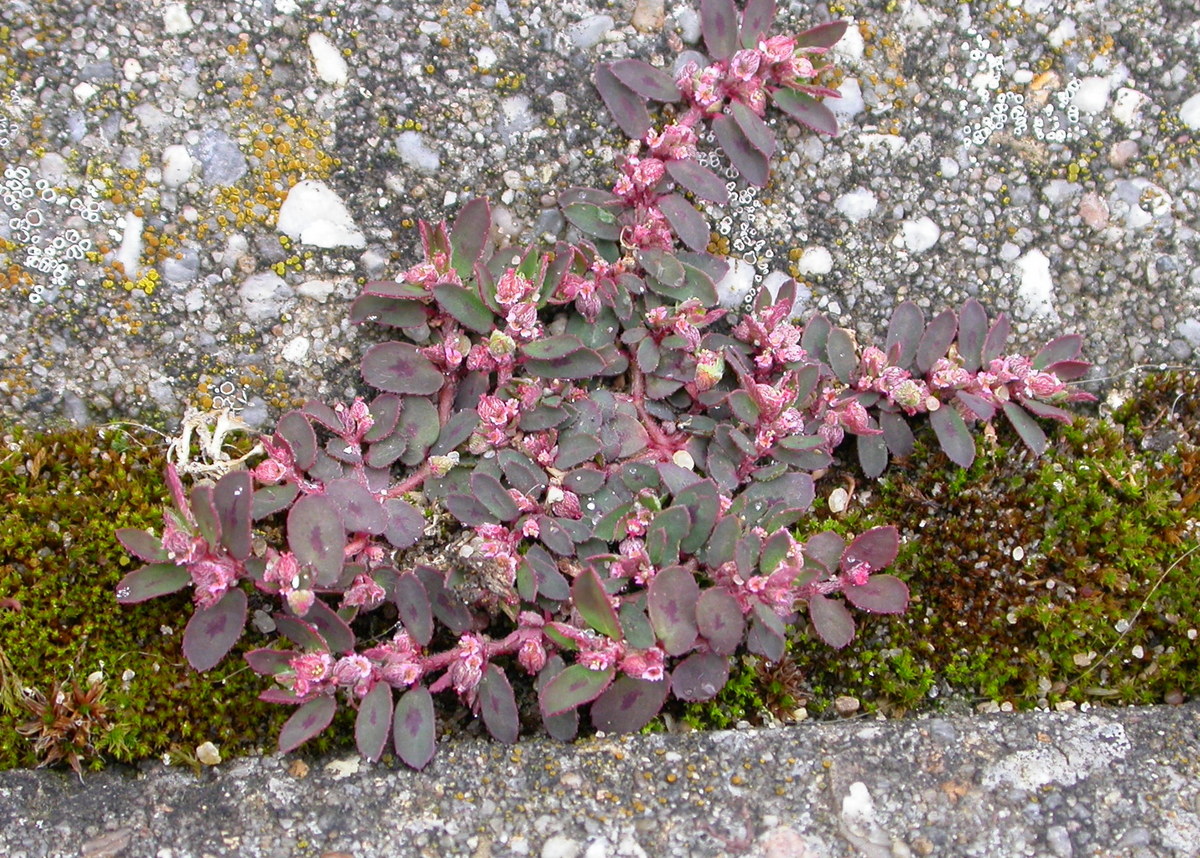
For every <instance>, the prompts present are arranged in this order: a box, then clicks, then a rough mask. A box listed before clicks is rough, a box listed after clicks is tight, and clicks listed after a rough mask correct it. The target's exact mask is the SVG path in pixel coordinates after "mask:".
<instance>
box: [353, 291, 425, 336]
mask: <svg viewBox="0 0 1200 858" xmlns="http://www.w3.org/2000/svg"><path fill="white" fill-rule="evenodd" d="M428 319H429V311H428V310H427V309H426V307H425V304H424V303H422V302H420V301H412V300H403V299H400V298H381V297H380V296H378V295H359V296H358V297H357V298H355V299H354V303H353V304H351V305H350V321H351V322H352V323H353V324H355V325H361V324H363V323H364V322H373V323H375V324H377V325H387V326H388V327H392V328H418V327H420V326H421V325H423V324H425V322H426V321H428Z"/></svg>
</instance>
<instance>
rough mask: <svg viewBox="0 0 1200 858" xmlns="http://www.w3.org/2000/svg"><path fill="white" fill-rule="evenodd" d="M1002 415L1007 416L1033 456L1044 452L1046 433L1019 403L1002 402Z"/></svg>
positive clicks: (1046, 441)
mask: <svg viewBox="0 0 1200 858" xmlns="http://www.w3.org/2000/svg"><path fill="white" fill-rule="evenodd" d="M1004 416H1005V417H1007V418H1008V422H1009V423H1011V424H1012V427H1013V428H1014V429H1016V430H1017V434H1018V435H1020V436H1021V440H1022V441H1024V442H1025V446H1026V447H1028V448H1029V449H1030V450H1031V451H1032V452H1033V455H1035V456H1040V455H1042V453H1044V452H1046V445H1047V444H1048V443H1049V441H1048V440H1047V438H1046V433H1045V432H1043V431H1042V427H1041V426H1039V425H1037V421H1035V420H1034V419H1033V418H1032V417H1030V416H1029V412H1027V411H1026V410H1025V409H1024V408H1022V407H1021V406H1020V405H1017V404H1016V403H1015V402H1006V403H1004Z"/></svg>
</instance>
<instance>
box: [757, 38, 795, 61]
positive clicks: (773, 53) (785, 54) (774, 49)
mask: <svg viewBox="0 0 1200 858" xmlns="http://www.w3.org/2000/svg"><path fill="white" fill-rule="evenodd" d="M758 50H759V51H760V52H761V53H762V55H763V59H765V60H766V61H767V62H769V63H781V62H784V61H786V60H790V59H791V58H792V54H793V53H795V50H796V40H795V39H794V38H792V37H791V36H772V37H771V38H769V39H766V40H763V41H760V42H759V43H758Z"/></svg>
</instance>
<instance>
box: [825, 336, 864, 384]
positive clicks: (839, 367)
mask: <svg viewBox="0 0 1200 858" xmlns="http://www.w3.org/2000/svg"><path fill="white" fill-rule="evenodd" d="M825 350H826V354H827V355H828V357H829V366H830V368H831V369H832V370H833V374H834V375H836V376H837V377H838V381H840V382H842V384H849V383H850V379H851V378H853V376H854V371H855V370H856V369H858V355H856V354H855V351H854V338H853V337H851V336H850V332H849V331H847V330H846V329H845V328H834V329H833V330H831V331H830V332H829V338H828V339H827V340H826V342H825Z"/></svg>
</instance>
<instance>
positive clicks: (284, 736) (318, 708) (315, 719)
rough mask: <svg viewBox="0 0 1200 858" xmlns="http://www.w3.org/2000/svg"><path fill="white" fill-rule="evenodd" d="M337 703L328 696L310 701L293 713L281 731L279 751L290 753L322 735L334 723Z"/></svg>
mask: <svg viewBox="0 0 1200 858" xmlns="http://www.w3.org/2000/svg"><path fill="white" fill-rule="evenodd" d="M335 712H337V701H336V700H334V699H333V697H330V696H328V695H322V696H321V697H318V698H316V699H315V700H310V701H308V702H307V703H305V704H304V705H303V706H301V707H300V708H299V709H297V710H296V711H295V712H293V713H292V717H291V718H288V719H287V721H286V722H285V723H284V725H283V729H281V730H280V731H279V750H280V751H282V752H283V753H285V754H286V753H289V752H291V751H294V750H296V749H297V748H299V747H300V746H301V745H303V744H304V743H305V742H307V741H308V740H309V739H311V738H313V737H314V736H316V735H318V734H320V733H321V732H322V731H323V730H324V729H325V728H326V727H328V726H329V724H330V723H331V722H332V721H333V715H334V713H335Z"/></svg>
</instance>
